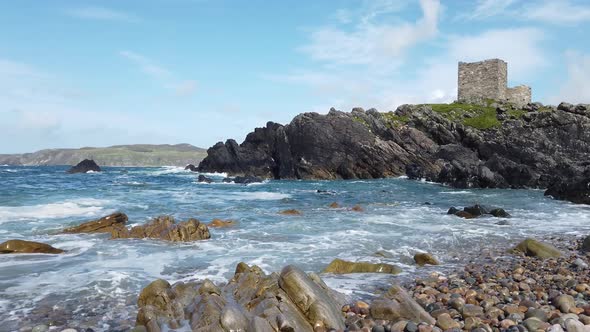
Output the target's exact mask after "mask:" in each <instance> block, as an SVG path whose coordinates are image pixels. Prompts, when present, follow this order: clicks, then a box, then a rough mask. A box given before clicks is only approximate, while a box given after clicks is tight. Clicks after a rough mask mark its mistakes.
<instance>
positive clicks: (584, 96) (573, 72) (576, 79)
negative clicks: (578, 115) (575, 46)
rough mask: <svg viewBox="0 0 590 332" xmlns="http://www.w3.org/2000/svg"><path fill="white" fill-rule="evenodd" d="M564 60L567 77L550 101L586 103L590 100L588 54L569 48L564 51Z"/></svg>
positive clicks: (589, 56)
mask: <svg viewBox="0 0 590 332" xmlns="http://www.w3.org/2000/svg"><path fill="white" fill-rule="evenodd" d="M565 60H566V63H567V78H566V80H565V82H564V83H563V85H562V86H561V89H559V94H556V95H555V96H552V97H550V98H551V99H550V100H551V102H553V103H555V104H557V103H559V102H562V101H567V102H570V103H587V102H588V101H590V80H588V77H590V54H584V53H580V52H577V51H573V50H569V51H567V52H566V53H565Z"/></svg>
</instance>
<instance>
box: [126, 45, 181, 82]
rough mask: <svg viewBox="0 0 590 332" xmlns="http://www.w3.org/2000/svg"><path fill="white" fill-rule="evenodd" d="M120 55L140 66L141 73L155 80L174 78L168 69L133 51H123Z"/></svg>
mask: <svg viewBox="0 0 590 332" xmlns="http://www.w3.org/2000/svg"><path fill="white" fill-rule="evenodd" d="M119 55H121V56H122V57H124V58H126V59H128V60H131V61H132V62H133V63H135V64H136V65H137V66H139V68H140V69H141V71H143V72H144V73H145V74H147V75H149V76H152V77H154V78H157V79H165V78H169V77H170V76H172V74H171V72H170V71H169V70H168V69H166V68H164V67H162V66H160V65H158V64H156V63H155V61H153V60H152V59H149V58H148V57H146V56H144V55H141V54H138V53H135V52H132V51H121V52H119Z"/></svg>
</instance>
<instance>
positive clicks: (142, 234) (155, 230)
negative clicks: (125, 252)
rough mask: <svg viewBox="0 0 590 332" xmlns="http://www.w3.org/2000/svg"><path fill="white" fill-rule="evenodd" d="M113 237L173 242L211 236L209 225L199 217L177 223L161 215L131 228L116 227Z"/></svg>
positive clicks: (172, 218) (171, 218)
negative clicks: (198, 218) (199, 219)
mask: <svg viewBox="0 0 590 332" xmlns="http://www.w3.org/2000/svg"><path fill="white" fill-rule="evenodd" d="M111 237H112V238H113V239H144V238H149V239H160V240H166V241H173V242H188V241H195V240H204V239H209V238H211V235H210V234H209V228H207V225H205V224H203V223H201V222H200V221H198V220H197V219H192V218H191V219H189V220H187V221H184V222H179V223H176V221H175V220H174V217H171V216H159V217H157V218H154V219H153V220H152V221H150V222H149V223H147V224H145V225H141V226H134V227H132V228H131V229H127V228H116V229H113V231H112V232H111Z"/></svg>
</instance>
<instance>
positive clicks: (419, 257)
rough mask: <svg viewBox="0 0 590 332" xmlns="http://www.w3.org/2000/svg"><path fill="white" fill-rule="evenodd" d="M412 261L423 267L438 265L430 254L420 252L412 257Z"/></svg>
mask: <svg viewBox="0 0 590 332" xmlns="http://www.w3.org/2000/svg"><path fill="white" fill-rule="evenodd" d="M414 261H415V262H416V264H418V265H420V266H424V265H439V264H440V263H439V262H438V260H437V259H436V258H434V256H432V254H429V253H425V252H420V253H417V254H415V255H414Z"/></svg>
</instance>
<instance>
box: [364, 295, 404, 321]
mask: <svg viewBox="0 0 590 332" xmlns="http://www.w3.org/2000/svg"><path fill="white" fill-rule="evenodd" d="M369 312H370V313H371V317H372V318H373V319H384V320H390V321H397V320H399V319H400V318H401V317H402V314H401V306H400V304H399V302H397V301H395V300H391V299H387V298H378V299H376V300H374V301H373V302H371V305H370V308H369Z"/></svg>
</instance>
